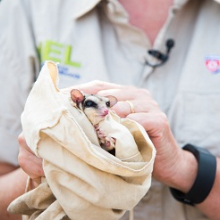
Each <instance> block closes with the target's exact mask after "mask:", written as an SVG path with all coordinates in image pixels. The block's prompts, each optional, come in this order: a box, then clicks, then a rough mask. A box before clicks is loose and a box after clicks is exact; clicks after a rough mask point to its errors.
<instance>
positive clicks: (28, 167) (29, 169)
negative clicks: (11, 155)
mask: <svg viewBox="0 0 220 220" xmlns="http://www.w3.org/2000/svg"><path fill="white" fill-rule="evenodd" d="M18 142H19V146H20V147H19V155H18V163H19V165H20V167H21V168H22V169H23V171H24V172H25V173H27V174H28V176H29V177H30V178H31V179H32V180H33V181H34V183H35V184H34V186H37V184H39V183H40V182H41V176H44V171H43V167H42V159H41V158H39V157H37V156H36V155H35V154H34V153H33V152H32V151H31V150H30V148H29V147H28V145H27V143H26V141H25V138H24V134H23V133H21V134H20V135H19V137H18Z"/></svg>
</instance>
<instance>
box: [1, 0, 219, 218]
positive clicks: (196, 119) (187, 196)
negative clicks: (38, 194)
mask: <svg viewBox="0 0 220 220" xmlns="http://www.w3.org/2000/svg"><path fill="white" fill-rule="evenodd" d="M219 3H220V2H219V1H218V0H175V1H174V0H168V1H163V0H154V1H153V0H143V1H133V0H126V1H125V0H119V1H117V0H107V1H104V0H103V1H101V0H81V1H71V0H69V1H65V2H63V1H62V2H61V0H57V1H53V2H51V1H43V0H39V1H30V0H13V1H12V0H7V1H6V0H2V1H1V5H0V31H1V35H0V48H1V55H0V66H1V68H0V76H1V79H4V80H1V81H0V89H1V96H0V100H1V108H0V121H1V123H0V126H1V127H0V129H1V132H0V151H1V153H0V161H1V162H0V173H1V176H0V186H1V187H0V195H1V196H0V206H1V208H0V216H1V219H3V220H6V219H20V216H15V215H10V214H9V213H7V211H6V208H7V206H8V204H9V203H10V202H11V201H12V200H13V199H14V198H16V197H17V196H18V195H21V194H22V193H23V192H24V189H25V182H26V180H27V175H29V176H30V177H31V178H33V179H35V180H36V182H37V180H38V178H39V177H40V176H43V175H44V173H43V170H42V164H41V163H42V161H41V160H40V159H39V158H37V157H36V156H35V155H33V154H32V152H30V150H29V148H28V146H27V144H26V142H25V138H24V137H23V135H22V134H21V135H20V136H19V144H20V153H19V157H18V158H19V165H20V166H21V167H22V169H23V170H22V169H21V168H19V165H18V160H17V155H18V144H17V136H18V134H19V133H20V132H21V131H22V129H21V125H20V114H21V113H22V110H23V107H24V104H25V100H26V98H27V96H28V93H29V91H30V89H31V87H32V85H33V83H34V81H35V80H36V78H37V74H38V73H39V70H40V65H41V64H42V63H43V62H44V61H45V60H52V61H54V62H58V63H59V74H60V87H61V88H65V87H68V86H75V88H78V89H81V90H83V91H84V92H89V93H98V94H99V95H105V94H111V95H114V96H115V97H117V99H118V100H119V102H118V103H117V104H116V105H115V106H114V107H113V109H114V110H115V111H116V113H117V114H118V115H119V116H121V117H128V118H131V119H133V120H135V121H137V122H139V123H140V124H142V125H143V126H144V128H145V130H146V132H147V133H148V134H149V136H150V138H151V140H152V142H153V144H154V145H155V147H156V149H157V155H156V160H155V165H154V171H153V177H154V179H153V181H152V186H151V189H150V191H149V192H148V193H147V194H146V196H145V197H144V198H143V199H142V200H141V202H140V203H139V204H138V205H137V206H136V207H135V209H134V219H136V220H142V219H146V218H149V219H153V220H174V219H175V220H176V219H178V220H186V219H193V220H196V219H204V220H205V219H212V220H219V219H220V211H219V205H220V200H219V198H220V187H219V184H220V165H219V164H220V162H219V156H220V147H219V143H220V136H219V131H220V125H219V122H218V121H219V119H220V113H219V112H220V111H219V110H220V106H219V91H220V90H219V77H220V74H219V73H220V57H219V56H220V54H219V49H218V48H219V46H220V45H219V44H220V42H219V40H218V39H219V32H218V24H219V22H220V15H219V11H220V4H219ZM174 42H175V46H174ZM173 46H174V47H173ZM97 79H98V80H100V81H93V80H97ZM126 100H130V102H131V103H132V104H133V107H132V108H133V109H130V106H129V105H128V103H127V102H126ZM132 111H133V113H132ZM187 144H190V145H187ZM183 146H186V147H185V148H184V149H182V147H183ZM197 146H199V147H200V148H198V147H197ZM201 149H203V150H201ZM204 149H206V150H208V151H209V152H210V153H208V152H204ZM206 156H207V157H206ZM207 158H208V159H207ZM26 173H27V174H26ZM15 186H16V187H15ZM171 192H172V193H171ZM178 200H181V202H179V201H178ZM187 203H188V204H187ZM189 204H190V205H189ZM122 219H128V215H127V214H125V215H124V216H123V217H122Z"/></svg>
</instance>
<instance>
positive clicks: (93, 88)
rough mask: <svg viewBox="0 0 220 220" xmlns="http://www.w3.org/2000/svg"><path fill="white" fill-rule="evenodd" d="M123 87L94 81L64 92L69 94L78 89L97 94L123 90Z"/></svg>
mask: <svg viewBox="0 0 220 220" xmlns="http://www.w3.org/2000/svg"><path fill="white" fill-rule="evenodd" d="M122 87H123V86H122V85H119V84H114V83H108V82H104V81H99V80H94V81H91V82H88V83H84V84H80V85H76V86H72V87H69V88H66V89H63V90H62V91H63V92H68V91H70V90H72V89H78V90H80V91H83V92H84V93H87V94H97V93H98V92H99V91H101V90H107V89H115V88H122Z"/></svg>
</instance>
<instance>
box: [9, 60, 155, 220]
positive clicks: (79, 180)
mask: <svg viewBox="0 0 220 220" xmlns="http://www.w3.org/2000/svg"><path fill="white" fill-rule="evenodd" d="M57 75H58V70H57V66H56V64H54V63H52V62H49V61H48V62H46V63H45V65H44V66H43V68H42V70H41V72H40V75H39V77H38V79H37V81H36V83H35V84H34V86H33V89H32V90H31V92H30V95H29V97H28V99H27V102H26V105H25V109H24V112H23V114H22V117H21V119H22V126H23V131H24V135H25V138H26V141H27V144H28V146H29V147H30V148H31V150H32V151H33V152H34V153H35V154H36V155H37V156H38V157H41V158H43V169H44V172H45V178H42V183H41V184H40V185H39V186H38V187H37V188H35V189H33V190H29V191H28V192H26V193H25V194H24V195H22V196H20V197H19V198H17V199H16V200H14V201H13V202H12V203H11V204H10V206H9V207H8V211H9V212H12V213H19V214H23V215H27V219H37V220H58V219H73V220H86V219H89V220H116V219H119V218H120V217H121V216H122V215H123V214H124V212H125V211H126V210H131V209H133V208H134V207H135V205H136V204H137V203H138V202H139V201H140V200H141V198H142V197H143V196H144V195H145V194H146V192H147V191H148V189H149V187H150V185H151V174H152V170H153V163H154V158H155V149H154V146H153V144H152V142H151V141H150V140H149V137H148V136H147V134H146V132H145V130H144V128H143V127H142V126H140V125H139V124H138V123H136V122H134V121H131V120H129V119H120V118H119V117H118V116H117V115H115V114H114V113H112V112H111V114H109V116H108V117H107V118H106V124H107V126H106V127H107V129H109V130H108V131H109V132H110V134H111V136H113V137H115V138H116V155H115V156H113V155H112V154H110V153H108V152H107V151H105V150H103V149H102V148H101V147H100V146H99V142H98V139H97V136H96V133H95V130H94V128H93V126H92V125H91V124H90V122H89V121H88V119H87V118H86V116H85V115H84V113H82V112H81V111H80V110H78V109H76V108H75V107H73V105H72V103H71V101H70V94H69V93H67V92H62V91H60V90H59V89H58V88H57V77H58V76H57Z"/></svg>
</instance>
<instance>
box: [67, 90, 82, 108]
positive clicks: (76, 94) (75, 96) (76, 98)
mask: <svg viewBox="0 0 220 220" xmlns="http://www.w3.org/2000/svg"><path fill="white" fill-rule="evenodd" d="M70 96H71V99H72V101H73V102H75V103H76V104H77V106H79V104H80V103H81V102H82V101H83V100H84V98H85V97H84V95H83V94H82V92H80V91H79V90H78V89H72V90H71V91H70Z"/></svg>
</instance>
